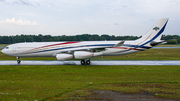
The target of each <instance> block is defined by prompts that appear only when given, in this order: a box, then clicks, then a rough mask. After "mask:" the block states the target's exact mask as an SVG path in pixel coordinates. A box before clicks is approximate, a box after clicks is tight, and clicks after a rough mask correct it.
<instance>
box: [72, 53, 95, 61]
mask: <svg viewBox="0 0 180 101" xmlns="http://www.w3.org/2000/svg"><path fill="white" fill-rule="evenodd" d="M93 56H94V53H92V52H87V51H76V52H74V57H75V59H86V58H90V57H93Z"/></svg>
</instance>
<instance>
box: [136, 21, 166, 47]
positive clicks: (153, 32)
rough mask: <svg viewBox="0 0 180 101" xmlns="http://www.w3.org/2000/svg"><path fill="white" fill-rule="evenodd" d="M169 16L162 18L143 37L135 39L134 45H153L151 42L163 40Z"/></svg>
mask: <svg viewBox="0 0 180 101" xmlns="http://www.w3.org/2000/svg"><path fill="white" fill-rule="evenodd" d="M167 22H168V18H163V19H160V20H159V21H158V22H157V23H156V24H155V25H154V26H153V27H152V28H151V29H150V30H149V31H148V32H147V34H146V35H144V36H143V37H142V38H140V39H137V40H135V42H134V45H138V46H148V47H151V42H157V43H158V42H161V37H162V33H163V31H164V29H165V27H166V24H167Z"/></svg>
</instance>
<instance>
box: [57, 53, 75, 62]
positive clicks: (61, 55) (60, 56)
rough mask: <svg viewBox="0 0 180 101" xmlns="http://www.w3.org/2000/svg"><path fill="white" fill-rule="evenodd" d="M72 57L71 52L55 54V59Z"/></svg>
mask: <svg viewBox="0 0 180 101" xmlns="http://www.w3.org/2000/svg"><path fill="white" fill-rule="evenodd" d="M72 58H73V55H72V54H56V59H57V60H59V61H62V60H68V59H72Z"/></svg>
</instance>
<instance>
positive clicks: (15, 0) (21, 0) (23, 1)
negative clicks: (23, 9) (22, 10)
mask: <svg viewBox="0 0 180 101" xmlns="http://www.w3.org/2000/svg"><path fill="white" fill-rule="evenodd" d="M0 1H2V2H5V3H6V4H9V5H25V6H33V7H36V6H40V4H39V3H36V2H30V1H28V0H0Z"/></svg>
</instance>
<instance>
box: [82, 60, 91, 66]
mask: <svg viewBox="0 0 180 101" xmlns="http://www.w3.org/2000/svg"><path fill="white" fill-rule="evenodd" d="M90 64H91V60H90V59H83V60H81V65H90Z"/></svg>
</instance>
